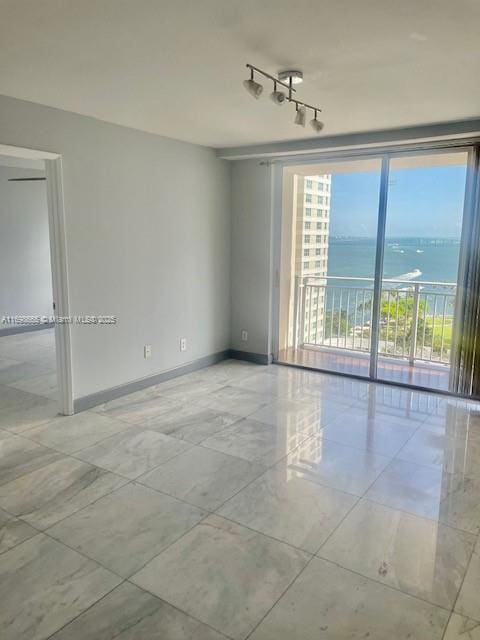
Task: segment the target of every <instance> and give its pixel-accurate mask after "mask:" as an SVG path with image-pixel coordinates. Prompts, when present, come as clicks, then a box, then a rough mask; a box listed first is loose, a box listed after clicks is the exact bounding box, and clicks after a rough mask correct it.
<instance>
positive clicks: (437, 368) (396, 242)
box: [376, 150, 468, 390]
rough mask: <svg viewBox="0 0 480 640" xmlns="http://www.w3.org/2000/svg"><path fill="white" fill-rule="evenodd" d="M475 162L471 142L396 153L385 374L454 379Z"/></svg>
mask: <svg viewBox="0 0 480 640" xmlns="http://www.w3.org/2000/svg"><path fill="white" fill-rule="evenodd" d="M467 164H468V153H467V152H466V151H464V150H461V151H448V152H437V153H433V154H432V153H428V154H420V153H418V154H410V155H400V156H396V157H392V158H390V161H389V171H388V193H387V207H386V212H385V213H386V220H385V238H384V242H383V260H382V273H381V283H380V292H381V295H380V313H379V320H378V321H379V331H378V365H377V371H376V376H377V378H378V379H381V380H388V381H391V382H403V383H407V384H412V385H415V386H421V387H427V388H429V389H439V390H447V389H448V387H449V376H450V359H451V355H452V354H451V348H452V338H453V327H454V319H455V318H454V314H455V303H456V295H457V277H458V270H459V259H460V239H461V233H462V221H463V207H464V200H465V181H466V174H467Z"/></svg>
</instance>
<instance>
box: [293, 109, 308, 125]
mask: <svg viewBox="0 0 480 640" xmlns="http://www.w3.org/2000/svg"><path fill="white" fill-rule="evenodd" d="M306 115H307V110H306V109H305V107H304V106H303V104H301V105H298V104H297V113H296V114H295V120H294V122H295V124H299V125H300V126H301V127H304V126H305V120H306Z"/></svg>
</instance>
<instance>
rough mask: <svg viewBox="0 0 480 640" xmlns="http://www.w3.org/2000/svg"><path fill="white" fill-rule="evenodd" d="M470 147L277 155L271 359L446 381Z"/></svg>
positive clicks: (439, 386) (428, 384) (369, 375)
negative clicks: (275, 337) (275, 329)
mask: <svg viewBox="0 0 480 640" xmlns="http://www.w3.org/2000/svg"><path fill="white" fill-rule="evenodd" d="M471 156H472V148H470V147H458V148H453V149H452V148H448V149H447V148H446V149H435V150H415V151H409V152H407V151H395V152H393V151H392V152H389V153H379V154H378V155H375V154H374V153H371V154H369V155H365V156H363V157H360V156H357V157H351V158H342V159H329V160H321V159H319V160H316V161H308V162H304V163H298V162H297V163H289V162H286V163H285V164H284V165H283V167H282V172H283V175H282V239H281V261H280V274H281V275H280V280H281V287H280V291H281V293H280V302H279V344H278V352H277V353H276V358H277V360H278V361H279V362H284V363H287V364H295V365H301V366H306V367H310V368H315V369H319V370H323V371H329V372H335V373H343V374H349V375H355V376H360V377H363V378H366V379H371V380H381V381H387V382H394V383H400V384H407V385H409V386H414V387H419V388H424V389H431V390H437V391H448V390H449V380H450V371H451V360H452V349H453V345H454V341H455V330H456V329H455V309H456V308H457V295H458V291H459V287H458V278H459V269H460V265H461V262H462V255H461V249H462V246H461V237H462V228H463V218H464V215H463V214H464V204H465V192H466V182H467V171H468V167H469V163H470V162H471Z"/></svg>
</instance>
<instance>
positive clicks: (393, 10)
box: [0, 0, 480, 147]
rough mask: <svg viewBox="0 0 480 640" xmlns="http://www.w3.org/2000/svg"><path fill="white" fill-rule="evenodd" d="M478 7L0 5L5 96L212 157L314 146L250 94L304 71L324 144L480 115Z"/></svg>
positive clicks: (306, 2)
mask: <svg viewBox="0 0 480 640" xmlns="http://www.w3.org/2000/svg"><path fill="white" fill-rule="evenodd" d="M479 27H480V2H478V0H455V1H452V0H420V1H419V0H79V1H75V0H67V1H66V0H41V1H39V0H0V92H1V93H3V94H5V95H10V96H14V97H17V98H22V99H25V100H30V101H33V102H39V103H42V104H47V105H50V106H54V107H58V108H61V109H66V110H69V111H75V112H77V113H82V114H85V115H90V116H94V117H96V118H100V119H102V120H107V121H110V122H115V123H118V124H123V125H126V126H130V127H135V128H137V129H142V130H145V131H151V132H155V133H159V134H163V135H166V136H171V137H174V138H179V139H182V140H188V141H191V142H196V143H199V144H205V145H208V146H213V147H225V146H234V145H241V144H252V143H259V142H274V141H281V140H292V139H298V138H306V137H313V136H314V133H313V131H312V130H311V129H310V128H309V127H308V125H307V128H305V129H302V128H300V127H298V126H296V125H294V124H293V117H294V108H293V106H292V105H285V106H282V107H277V106H275V105H274V104H273V103H271V102H270V100H269V99H268V93H269V91H267V86H266V88H265V91H264V95H263V96H262V98H261V99H260V100H259V101H255V100H254V99H253V98H251V97H250V96H249V95H248V94H247V93H246V92H245V90H244V88H243V87H242V80H243V79H244V78H245V77H247V74H246V70H245V63H246V62H250V63H251V64H254V65H255V66H259V67H261V68H264V69H265V70H267V71H269V72H270V73H276V72H277V71H278V70H279V69H282V68H288V67H295V68H300V69H302V70H303V72H304V74H305V82H304V84H303V85H301V86H300V88H299V96H300V97H301V98H303V99H304V100H305V101H306V102H309V103H312V104H317V103H318V104H319V105H320V106H321V107H322V108H323V114H322V116H321V117H322V119H323V120H324V121H325V129H324V132H323V133H324V135H332V134H340V133H351V132H356V131H368V130H375V129H385V128H395V127H403V126H409V125H415V124H425V123H432V122H443V121H452V120H460V119H464V118H472V117H478V116H479V115H480V82H479V77H480V29H479Z"/></svg>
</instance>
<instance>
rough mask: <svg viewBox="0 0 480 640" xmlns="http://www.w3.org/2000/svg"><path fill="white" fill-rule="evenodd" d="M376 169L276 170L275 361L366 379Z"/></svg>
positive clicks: (345, 164)
mask: <svg viewBox="0 0 480 640" xmlns="http://www.w3.org/2000/svg"><path fill="white" fill-rule="evenodd" d="M381 165H382V161H381V159H380V158H365V159H360V160H359V159H353V160H342V161H335V162H333V161H332V162H322V163H318V164H303V165H299V166H288V167H285V168H284V175H283V221H284V223H283V231H282V236H283V237H282V269H281V271H282V275H281V280H282V283H283V286H282V291H283V295H284V298H283V301H284V303H283V304H282V302H281V307H282V310H283V318H281V321H280V349H279V354H278V359H279V361H282V362H288V363H292V364H301V365H304V366H309V367H313V368H318V369H322V370H324V371H335V372H341V373H350V374H355V375H361V376H365V377H368V375H369V367H370V352H371V338H372V303H373V291H374V275H375V256H376V251H377V220H378V208H379V188H380V175H381ZM281 296H282V294H281ZM281 300H282V297H281ZM281 314H282V311H281ZM282 327H283V328H282Z"/></svg>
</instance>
